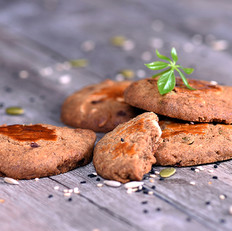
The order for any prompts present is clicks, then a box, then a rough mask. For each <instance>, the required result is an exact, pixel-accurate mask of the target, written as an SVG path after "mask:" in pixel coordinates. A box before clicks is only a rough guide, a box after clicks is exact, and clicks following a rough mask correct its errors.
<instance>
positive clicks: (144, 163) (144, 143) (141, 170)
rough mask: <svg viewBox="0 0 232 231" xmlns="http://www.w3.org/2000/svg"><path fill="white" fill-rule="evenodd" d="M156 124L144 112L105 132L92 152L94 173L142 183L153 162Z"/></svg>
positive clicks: (113, 178) (157, 139)
mask: <svg viewBox="0 0 232 231" xmlns="http://www.w3.org/2000/svg"><path fill="white" fill-rule="evenodd" d="M157 121H158V117H157V116H156V115H155V113H153V112H146V113H143V114H141V115H139V116H137V117H136V118H134V119H132V120H130V121H128V122H126V123H123V124H120V125H118V126H117V127H116V128H115V129H114V130H113V131H111V132H109V133H107V134H106V135H105V136H104V137H103V138H102V139H101V140H100V141H99V142H98V143H97V145H96V147H95V149H94V156H93V164H94V167H95V168H96V171H97V173H98V174H99V175H100V176H102V177H104V178H106V179H112V180H117V181H120V182H123V183H125V182H127V181H130V180H142V178H143V175H144V174H145V173H147V172H149V171H150V170H151V166H152V164H154V163H155V162H156V159H155V157H154V152H155V151H156V149H157V147H158V145H159V141H160V136H161V133H162V132H161V130H160V127H159V125H158V122H157Z"/></svg>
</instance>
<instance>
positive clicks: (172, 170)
mask: <svg viewBox="0 0 232 231" xmlns="http://www.w3.org/2000/svg"><path fill="white" fill-rule="evenodd" d="M175 172H176V169H175V168H165V169H163V170H161V171H160V176H161V177H162V178H166V177H170V176H172V175H173V174H175Z"/></svg>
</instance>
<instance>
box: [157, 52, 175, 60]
mask: <svg viewBox="0 0 232 231" xmlns="http://www.w3.org/2000/svg"><path fill="white" fill-rule="evenodd" d="M156 55H157V57H158V58H160V59H163V60H167V61H169V62H171V61H172V60H171V59H169V58H168V57H167V56H164V55H161V54H160V53H159V51H158V50H156Z"/></svg>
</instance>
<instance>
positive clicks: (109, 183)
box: [104, 180, 121, 187]
mask: <svg viewBox="0 0 232 231" xmlns="http://www.w3.org/2000/svg"><path fill="white" fill-rule="evenodd" d="M104 184H105V185H107V186H110V187H120V186H121V183H120V182H118V181H115V180H104Z"/></svg>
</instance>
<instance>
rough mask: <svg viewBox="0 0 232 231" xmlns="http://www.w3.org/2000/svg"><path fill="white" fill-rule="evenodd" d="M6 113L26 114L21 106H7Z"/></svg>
mask: <svg viewBox="0 0 232 231" xmlns="http://www.w3.org/2000/svg"><path fill="white" fill-rule="evenodd" d="M6 113H7V114H8V115H22V114H24V110H23V108H21V107H8V108H6Z"/></svg>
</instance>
